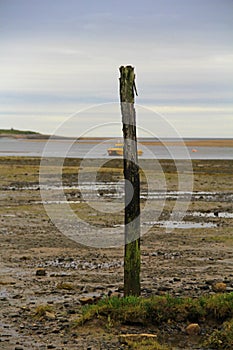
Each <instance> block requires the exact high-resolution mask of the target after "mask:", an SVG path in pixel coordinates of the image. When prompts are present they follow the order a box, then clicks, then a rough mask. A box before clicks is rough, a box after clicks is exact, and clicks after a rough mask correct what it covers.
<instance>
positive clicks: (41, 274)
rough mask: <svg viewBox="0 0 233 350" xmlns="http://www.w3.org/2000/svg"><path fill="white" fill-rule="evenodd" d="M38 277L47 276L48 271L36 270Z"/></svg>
mask: <svg viewBox="0 0 233 350" xmlns="http://www.w3.org/2000/svg"><path fill="white" fill-rule="evenodd" d="M36 276H46V270H45V269H43V268H39V269H37V270H36Z"/></svg>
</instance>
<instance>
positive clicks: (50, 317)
mask: <svg viewBox="0 0 233 350" xmlns="http://www.w3.org/2000/svg"><path fill="white" fill-rule="evenodd" d="M45 318H46V319H47V320H55V318H56V316H55V314H54V313H53V312H49V311H45Z"/></svg>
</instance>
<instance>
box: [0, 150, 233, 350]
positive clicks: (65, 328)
mask: <svg viewBox="0 0 233 350" xmlns="http://www.w3.org/2000/svg"><path fill="white" fill-rule="evenodd" d="M106 162H107V163H106ZM159 163H160V167H158V170H157V171H154V170H153V171H152V170H151V169H152V166H151V164H150V160H143V161H142V162H141V192H142V193H143V196H142V200H141V201H142V203H141V207H142V211H143V210H144V208H145V206H146V202H147V201H148V200H149V199H150V200H151V202H152V204H151V205H152V207H150V210H148V212H147V213H146V214H147V219H146V222H142V223H141V224H142V226H143V227H146V225H148V230H147V232H146V233H145V234H144V235H143V237H142V242H141V253H142V259H141V260H142V271H141V287H142V295H143V296H145V297H147V296H152V295H163V294H164V293H166V294H167V293H168V294H171V295H174V296H179V297H183V296H190V297H197V296H200V295H203V294H214V293H216V290H215V288H214V286H215V285H216V283H217V282H221V283H223V284H224V285H225V290H224V292H225V293H229V292H232V291H233V235H232V230H233V206H232V200H233V186H232V183H233V181H232V180H233V179H232V174H233V161H231V160H219V161H218V160H194V161H192V169H190V167H186V164H185V161H181V160H180V161H179V164H180V169H181V170H180V171H181V172H182V174H183V175H186V176H187V181H190V182H191V183H192V185H193V189H192V193H191V196H190V193H186V192H188V191H186V192H185V191H183V192H184V193H183V192H182V184H181V183H180V179H179V176H178V174H177V164H175V163H174V162H173V161H169V160H161V161H160V162H159ZM0 167H1V172H0V222H1V226H0V239H1V247H0V250H1V260H0V262H1V271H0V288H1V292H0V302H1V318H2V319H1V322H0V347H1V349H6V350H10V349H11V350H12V349H17V348H18V349H19V348H20V349H47V348H48V349H52V348H54V349H85V350H86V349H88V348H89V349H121V345H120V343H119V341H118V334H119V332H120V331H121V330H119V329H113V330H112V329H111V330H109V329H104V330H103V329H102V328H101V329H99V328H98V327H96V328H95V327H94V326H93V325H92V326H88V325H84V326H83V327H80V328H79V329H78V330H77V329H75V330H74V329H72V322H73V321H74V320H75V318H77V317H78V315H80V312H81V305H82V304H83V303H85V300H86V301H87V299H88V298H89V299H90V301H91V302H95V299H96V300H97V299H99V298H103V297H104V296H108V295H111V294H112V293H113V294H117V295H118V296H119V297H121V296H122V292H123V255H124V249H123V247H122V246H119V247H113V248H111V247H109V248H101V247H100V248H94V247H91V246H84V245H82V244H80V243H78V242H76V241H74V240H71V239H69V238H68V237H67V236H66V234H65V232H60V231H59V230H58V229H57V227H56V226H55V225H54V223H53V222H52V220H51V218H50V217H49V216H48V214H47V212H46V210H45V208H44V204H43V201H42V199H41V193H40V186H39V173H40V159H39V158H29V157H25V158H24V157H2V158H0ZM51 167H52V164H49V163H48V169H50V170H51ZM79 170H80V160H78V159H69V160H66V162H65V164H64V167H63V174H62V180H63V185H64V186H65V190H64V193H65V197H66V199H67V201H68V202H70V206H71V208H72V210H73V212H74V213H76V215H79V216H80V217H81V218H82V220H83V221H84V222H87V223H88V224H90V225H92V226H95V227H98V228H109V230H112V229H113V228H114V229H116V228H118V229H119V230H120V231H122V234H123V226H122V225H123V221H124V218H123V211H117V212H116V213H111V214H109V213H107V212H106V213H103V212H99V211H98V210H97V209H95V208H93V206H94V207H95V205H94V204H96V201H97V202H98V200H96V198H92V197H91V196H90V197H89V200H88V201H89V202H87V200H85V198H83V196H82V193H81V192H80V188H79V184H78V180H77V176H78V175H77V174H78V171H79ZM82 171H83V172H84V173H85V179H86V181H87V182H88V180H89V178H92V175H93V173H96V181H97V182H98V184H99V187H98V188H97V190H96V191H97V197H99V198H101V200H103V201H106V203H107V205H108V206H109V207H111V206H113V205H114V203H113V202H112V198H115V197H116V193H117V191H116V188H115V187H114V183H119V182H121V181H122V179H123V170H122V161H121V160H119V159H115V160H110V161H107V160H105V164H104V166H102V167H101V168H100V169H99V168H98V167H97V165H96V162H95V161H94V160H90V162H89V164H88V167H87V168H86V169H82ZM50 174H51V172H50ZM148 175H149V176H150V177H151V182H150V185H148V183H147V176H148ZM48 177H50V185H51V186H52V185H54V186H56V183H55V184H54V183H53V178H52V176H51V175H48ZM161 181H162V182H161ZM161 183H162V184H163V186H161V185H160V184H161ZM101 186H102V187H101ZM48 191H49V188H48ZM86 191H87V192H88V188H87V189H86ZM118 195H119V193H118ZM114 196H115V197H114ZM118 197H119V196H118ZM118 197H117V198H118ZM118 199H119V200H120V198H118ZM162 200H163V204H161V201H162ZM177 200H179V201H180V203H181V204H182V203H183V204H184V205H183V208H185V213H184V217H183V218H181V219H174V218H173V219H172V218H171V217H170V215H171V213H172V211H173V210H174V207H175V205H176V202H177ZM54 201H55V202H56V198H54ZM92 201H93V203H92ZM94 202H95V203H94ZM55 204H56V205H59V203H58V202H56V203H55ZM91 204H93V206H92V205H91ZM47 205H48V204H47ZM181 208H182V205H181ZM156 213H159V214H158V215H157V214H156ZM156 215H157V216H156ZM86 235H88V231H87V232H86ZM85 298H86V299H85ZM45 305H46V307H47V311H46V312H47V314H46V315H47V316H46V317H45V318H43V319H40V318H38V317H35V315H36V310H37V311H38V308H40V307H44V306H45ZM37 313H38V312H37ZM125 331H128V332H129V333H132V332H133V333H134V332H135V328H133V327H132V326H125V329H124V332H125ZM169 331H170V330H169ZM178 346H179V344H178ZM190 346H191V345H190ZM178 348H182V345H180V347H178ZM183 348H184V346H183ZM189 348H190V349H191V348H192V347H189ZM194 348H195V349H197V347H193V349H194Z"/></svg>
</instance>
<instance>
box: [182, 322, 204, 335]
mask: <svg viewBox="0 0 233 350" xmlns="http://www.w3.org/2000/svg"><path fill="white" fill-rule="evenodd" d="M200 331H201V328H200V326H199V324H198V323H190V324H189V325H188V326H187V327H186V333H187V334H188V335H198V334H199V333H200Z"/></svg>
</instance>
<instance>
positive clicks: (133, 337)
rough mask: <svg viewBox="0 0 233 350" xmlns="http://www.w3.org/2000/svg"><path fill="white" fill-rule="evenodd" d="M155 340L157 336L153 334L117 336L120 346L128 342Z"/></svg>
mask: <svg viewBox="0 0 233 350" xmlns="http://www.w3.org/2000/svg"><path fill="white" fill-rule="evenodd" d="M148 339H149V340H155V341H156V340H157V335H155V334H145V333H141V334H121V335H120V336H119V341H120V343H122V344H128V343H129V342H132V341H135V342H141V341H143V340H148Z"/></svg>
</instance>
